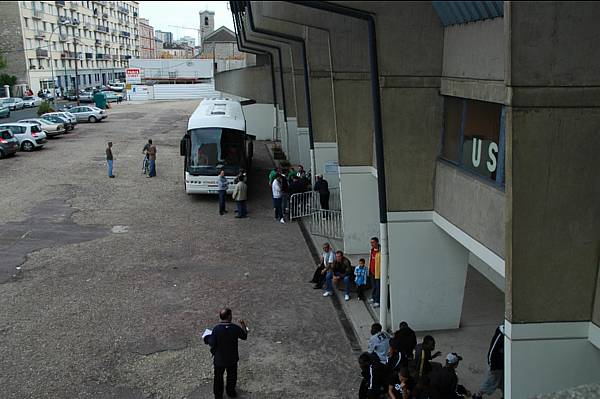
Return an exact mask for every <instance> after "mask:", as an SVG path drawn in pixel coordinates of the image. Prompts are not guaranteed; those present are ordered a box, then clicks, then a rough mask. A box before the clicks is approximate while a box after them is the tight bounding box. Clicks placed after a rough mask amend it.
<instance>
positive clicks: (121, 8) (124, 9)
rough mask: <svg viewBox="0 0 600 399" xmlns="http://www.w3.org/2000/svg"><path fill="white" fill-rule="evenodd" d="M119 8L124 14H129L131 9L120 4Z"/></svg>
mask: <svg viewBox="0 0 600 399" xmlns="http://www.w3.org/2000/svg"><path fill="white" fill-rule="evenodd" d="M117 10H118V11H120V12H122V13H123V14H129V9H128V8H127V7H123V6H119V7H118V8H117Z"/></svg>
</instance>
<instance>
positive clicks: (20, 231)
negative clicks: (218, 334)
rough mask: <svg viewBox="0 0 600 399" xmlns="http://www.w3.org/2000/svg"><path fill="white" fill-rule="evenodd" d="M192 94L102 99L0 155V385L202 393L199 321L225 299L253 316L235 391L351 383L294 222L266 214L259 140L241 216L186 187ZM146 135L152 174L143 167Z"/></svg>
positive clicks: (352, 366)
mask: <svg viewBox="0 0 600 399" xmlns="http://www.w3.org/2000/svg"><path fill="white" fill-rule="evenodd" d="M196 105H197V102H195V101H181V102H160V103H147V104H120V105H115V106H114V108H113V109H111V110H109V117H108V119H107V120H106V121H105V122H102V123H98V124H80V125H79V126H78V127H77V129H76V130H75V132H73V133H71V134H69V135H66V136H63V137H61V138H57V139H55V140H50V141H49V143H48V145H47V148H44V149H43V150H41V151H35V152H33V153H19V154H18V155H17V157H15V158H10V159H5V160H1V161H0V164H1V165H2V168H3V171H4V173H3V174H2V175H1V176H0V187H1V188H0V190H1V192H2V195H1V196H0V209H3V212H2V213H0V245H1V246H0V274H2V275H3V276H5V277H4V280H3V281H2V283H1V284H0V353H2V356H1V357H0V387H1V390H2V395H0V396H1V397H2V398H3V399H13V398H14V399H17V398H19V399H20V398H46V399H50V398H61V399H64V398H80V399H86V398H102V399H103V398H126V399H127V398H132V399H133V398H136V399H137V398H190V399H192V398H193V399H196V398H210V397H212V359H211V356H210V352H209V350H208V347H207V346H206V345H204V344H203V342H202V341H201V339H200V337H199V334H201V333H202V331H203V330H204V329H205V328H211V327H212V326H213V325H214V324H216V323H217V321H218V320H217V319H218V317H217V314H218V311H219V309H220V308H222V307H224V306H229V307H231V308H232V309H233V313H234V318H235V319H236V320H237V319H239V318H244V319H245V320H247V322H248V325H249V328H250V329H251V331H250V336H249V339H248V341H245V342H241V343H240V357H241V361H240V366H239V367H240V369H239V370H240V371H239V381H238V387H239V392H240V397H241V398H283V397H285V398H352V397H356V396H357V388H358V385H359V382H360V380H359V379H360V375H359V371H358V367H357V362H356V357H355V354H353V352H352V348H351V345H350V343H349V342H348V340H347V339H346V336H345V334H344V331H343V329H342V325H341V324H340V321H339V320H338V318H337V315H336V311H335V309H334V307H333V305H332V303H331V300H330V299H329V298H323V297H322V296H321V293H320V291H315V290H312V289H311V285H309V284H307V281H308V279H310V276H311V275H312V271H313V267H314V266H313V260H312V258H311V256H310V252H309V250H308V247H307V245H306V243H305V241H304V239H303V237H302V234H301V231H300V228H299V227H298V225H296V224H294V223H290V224H287V225H281V224H279V223H277V222H275V220H274V218H273V217H272V210H271V201H270V195H269V191H268V186H266V173H267V169H268V168H269V167H270V166H271V163H270V162H271V161H270V158H269V157H268V155H267V152H266V149H265V146H264V144H263V143H257V145H255V153H256V157H255V162H254V165H253V171H252V172H253V174H252V175H251V176H250V182H249V186H250V201H249V204H248V205H249V211H250V217H249V218H248V219H242V220H239V219H234V218H233V208H234V204H233V203H232V202H230V203H229V204H228V209H229V210H230V213H229V214H227V215H225V216H223V217H220V216H219V215H218V211H217V201H216V198H213V197H195V196H188V195H186V194H185V192H184V190H183V185H182V180H183V179H182V175H183V173H182V172H183V170H182V160H181V157H180V156H179V140H180V138H181V136H182V135H183V132H184V130H185V126H186V125H187V117H188V116H189V114H190V113H191V112H192V111H193V109H194V108H195V106H196ZM148 138H152V139H153V141H154V143H155V144H156V145H157V148H158V158H157V172H158V177H157V178H154V179H146V178H144V176H143V175H141V163H142V154H141V149H142V146H143V144H144V143H145V141H146V140H147V139H148ZM109 140H112V141H113V142H114V149H113V152H114V155H115V168H114V172H115V174H116V176H117V177H116V178H115V179H108V178H107V177H106V166H105V162H104V160H103V159H104V158H103V154H104V148H105V145H106V142H107V141H109ZM27 232H30V233H28V234H26V235H25V236H23V235H24V234H25V233H27ZM16 267H20V268H21V269H20V270H19V271H18V273H17V270H16Z"/></svg>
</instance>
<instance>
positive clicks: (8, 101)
mask: <svg viewBox="0 0 600 399" xmlns="http://www.w3.org/2000/svg"><path fill="white" fill-rule="evenodd" d="M2 102H3V103H4V105H6V106H7V107H8V108H10V110H11V111H16V110H18V109H23V107H24V106H25V103H24V102H23V99H22V98H19V97H5V98H3V99H2Z"/></svg>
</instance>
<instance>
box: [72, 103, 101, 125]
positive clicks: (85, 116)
mask: <svg viewBox="0 0 600 399" xmlns="http://www.w3.org/2000/svg"><path fill="white" fill-rule="evenodd" d="M69 112H70V113H71V114H73V115H75V117H76V118H77V120H78V121H81V122H100V121H102V120H103V119H106V117H107V116H108V115H107V114H106V111H104V110H103V109H100V108H98V107H93V106H87V105H81V106H79V107H73V108H69Z"/></svg>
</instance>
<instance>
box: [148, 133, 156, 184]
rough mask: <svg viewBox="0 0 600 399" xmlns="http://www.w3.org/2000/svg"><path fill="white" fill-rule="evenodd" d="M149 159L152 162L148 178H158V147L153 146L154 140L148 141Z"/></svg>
mask: <svg viewBox="0 0 600 399" xmlns="http://www.w3.org/2000/svg"><path fill="white" fill-rule="evenodd" d="M148 144H150V146H149V147H148V150H147V153H148V159H149V161H150V173H148V177H154V176H156V146H155V145H154V144H152V140H148Z"/></svg>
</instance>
